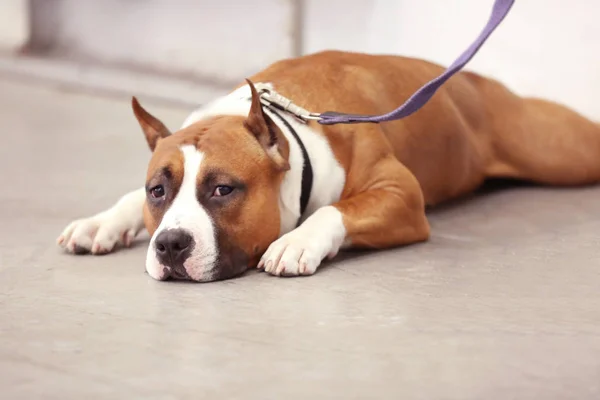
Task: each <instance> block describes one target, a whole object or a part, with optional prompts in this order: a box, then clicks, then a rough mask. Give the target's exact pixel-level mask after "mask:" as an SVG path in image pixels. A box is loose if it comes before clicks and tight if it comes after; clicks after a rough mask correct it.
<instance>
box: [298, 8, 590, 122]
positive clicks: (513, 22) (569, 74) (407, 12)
mask: <svg viewBox="0 0 600 400" xmlns="http://www.w3.org/2000/svg"><path fill="white" fill-rule="evenodd" d="M348 4H350V2H345V1H344V0H328V1H320V0H308V5H307V12H306V21H307V26H306V29H305V35H306V36H305V37H306V39H305V49H306V51H309V52H313V51H318V50H321V49H325V48H331V47H337V48H341V49H346V50H359V51H367V52H383V53H392V54H403V55H408V56H416V57H420V58H425V59H428V60H432V61H435V62H438V63H441V64H443V65H448V64H450V63H451V62H452V61H454V59H455V58H456V57H457V56H458V55H459V54H460V53H461V52H462V51H463V50H464V49H465V48H466V47H467V46H468V45H469V44H470V42H471V41H473V40H474V39H475V37H476V36H477V34H478V33H479V31H480V30H481V29H482V27H483V25H484V24H485V22H486V21H487V18H488V17H489V13H490V11H491V8H492V5H493V0H373V1H366V0H365V1H362V0H358V1H357V0H354V1H352V7H349V6H348ZM341 10H344V13H345V14H342V12H341ZM599 15H600V1H599V0H571V1H568V2H567V1H564V0H517V1H516V4H515V5H514V6H513V8H512V10H511V12H510V14H509V15H508V17H507V18H506V19H505V21H504V22H503V23H502V25H501V26H500V27H499V28H498V29H497V30H496V31H495V32H494V34H493V35H492V36H491V38H490V39H489V40H488V42H487V43H486V44H485V46H484V47H483V48H482V49H481V50H480V52H479V53H478V55H477V56H476V57H475V58H474V59H473V60H472V61H471V63H469V65H468V66H467V68H468V69H471V70H474V71H477V72H482V73H484V74H487V75H490V76H493V77H496V78H498V79H500V80H502V81H503V82H504V83H506V84H507V85H508V86H509V87H510V88H511V89H513V90H514V91H516V92H518V93H520V94H523V95H536V96H543V97H546V98H550V99H554V100H557V101H561V102H564V103H567V104H569V105H570V106H572V107H574V108H576V109H577V110H578V111H580V112H582V113H584V114H586V115H588V116H590V117H593V118H596V119H598V120H600V101H598V100H597V96H596V92H598V91H600V24H599V23H598V16H599Z"/></svg>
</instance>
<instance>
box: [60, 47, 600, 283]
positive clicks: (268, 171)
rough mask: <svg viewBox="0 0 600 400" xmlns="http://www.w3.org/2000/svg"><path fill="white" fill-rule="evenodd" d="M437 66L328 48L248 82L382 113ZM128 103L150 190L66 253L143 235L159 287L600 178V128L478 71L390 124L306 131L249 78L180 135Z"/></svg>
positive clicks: (383, 244)
mask: <svg viewBox="0 0 600 400" xmlns="http://www.w3.org/2000/svg"><path fill="white" fill-rule="evenodd" d="M442 71H443V69H442V68H441V67H440V66H438V65H435V64H432V63H429V62H426V61H421V60H416V59H410V58H404V57H396V56H372V55H365V54H356V53H344V52H331V51H330V52H322V53H318V54H313V55H308V56H304V57H299V58H295V59H290V60H284V61H280V62H277V63H275V64H273V65H271V66H270V67H268V68H267V69H265V70H264V71H262V72H260V73H258V74H256V75H255V76H253V77H252V78H251V79H250V81H251V82H254V83H261V84H266V85H271V87H273V88H274V89H275V90H276V91H277V92H278V93H280V94H282V95H284V96H286V97H287V98H289V99H292V100H293V101H294V102H295V104H298V105H300V106H302V107H304V108H305V109H308V110H311V111H326V110H334V111H342V112H348V113H358V114H383V113H385V112H388V111H390V110H392V109H394V108H396V107H397V106H398V105H399V104H401V103H402V102H403V101H405V100H406V99H407V98H408V97H409V96H410V95H411V94H412V93H413V92H414V91H415V90H417V89H418V88H419V87H420V86H421V85H422V84H424V83H425V82H427V81H429V80H430V79H432V78H434V77H435V76H437V75H439V74H440V73H441V72H442ZM132 104H133V111H134V113H135V116H136V117H137V119H138V121H139V123H140V125H141V127H142V130H143V131H144V134H145V136H146V139H147V141H148V145H149V146H150V149H151V150H152V151H153V152H154V154H153V156H152V159H151V161H150V165H149V167H148V174H147V180H146V184H145V186H144V187H143V188H141V189H138V190H135V191H133V192H131V193H128V194H126V195H125V196H123V197H122V198H121V199H120V200H119V201H118V202H117V203H116V204H115V205H114V206H113V207H112V208H110V209H108V210H106V211H103V212H101V213H99V214H97V215H94V216H92V217H89V218H84V219H80V220H77V221H74V222H73V223H71V224H70V225H69V226H68V227H67V228H66V229H65V230H64V232H63V233H62V235H61V236H60V237H59V238H58V243H59V244H60V245H61V246H62V247H64V248H65V249H66V250H67V251H69V252H73V253H78V252H80V251H82V250H83V251H85V250H87V251H90V252H91V253H92V254H101V253H107V252H110V251H112V250H113V249H114V248H115V245H117V244H124V245H126V246H127V245H129V244H130V243H131V241H132V240H133V239H134V237H135V236H136V235H137V234H138V233H139V231H140V230H141V229H142V228H143V227H144V225H145V227H146V229H147V230H148V231H149V233H150V235H151V237H152V238H151V240H150V244H149V247H148V254H147V259H146V270H147V271H148V273H149V274H150V276H152V277H153V278H155V279H158V280H164V279H167V278H175V279H191V280H194V281H202V282H205V281H213V280H219V279H226V278H230V277H233V276H236V275H239V274H240V273H242V272H243V271H245V270H246V269H248V268H253V267H258V268H261V269H264V270H265V271H266V272H268V273H270V274H272V275H277V276H297V275H311V274H314V273H315V271H316V270H317V268H318V267H319V265H320V264H321V262H322V261H323V259H325V258H326V257H333V256H335V255H336V254H337V253H338V251H339V250H340V248H345V247H353V248H371V249H383V248H389V247H393V246H400V245H407V244H410V243H415V242H420V241H424V240H427V238H428V237H429V224H428V222H427V217H426V215H425V206H426V205H436V204H439V203H441V202H444V201H447V200H450V199H454V198H456V197H459V196H461V195H465V194H467V193H469V192H471V191H473V190H474V189H476V188H477V187H478V186H480V185H481V184H482V182H483V181H484V180H485V179H487V178H495V177H506V178H516V179H524V180H529V181H533V182H538V183H541V184H549V185H563V186H567V185H582V184H591V183H595V182H598V181H600V126H599V125H598V124H596V123H594V122H591V121H589V120H588V119H586V118H584V117H582V116H580V115H578V114H577V113H576V112H574V111H571V110H569V109H567V108H566V107H563V106H561V105H559V104H555V103H552V102H549V101H544V100H540V99H533V98H522V97H519V96H517V95H515V94H513V93H511V92H510V91H509V90H508V89H507V88H506V87H504V86H503V85H502V84H500V83H498V82H496V81H494V80H491V79H487V78H485V77H482V76H479V75H477V74H474V73H469V72H462V73H459V74H457V75H456V76H454V77H453V78H451V79H450V80H449V81H448V82H447V83H446V85H444V86H443V87H442V88H441V89H440V90H439V91H438V92H437V94H436V95H435V96H434V97H433V98H432V99H431V100H430V101H429V103H428V104H426V105H425V106H424V107H423V108H422V109H421V110H420V111H419V112H417V113H415V114H413V115H412V116H410V117H408V118H405V119H403V120H399V121H395V122H387V123H382V124H351V125H332V126H323V125H319V124H318V123H315V122H310V123H308V124H303V123H300V122H299V121H297V120H296V119H295V118H294V117H292V116H291V115H288V114H286V113H283V112H275V113H274V112H273V110H271V109H266V108H264V107H263V106H261V103H260V101H259V98H258V97H257V95H256V91H255V90H253V85H252V84H250V83H248V84H246V83H245V84H243V85H240V86H239V87H238V88H237V89H236V90H234V91H233V92H232V93H231V94H229V95H227V96H225V97H223V98H220V99H217V100H216V101H214V102H213V103H211V104H208V105H207V106H205V107H202V108H201V109H199V110H197V111H195V112H193V113H192V114H191V115H190V116H189V117H188V119H187V120H186V121H185V122H184V124H183V126H182V127H181V129H180V130H178V131H177V132H175V133H173V134H171V133H170V132H169V130H168V129H167V128H166V127H165V126H164V125H163V124H162V123H161V122H160V121H159V120H158V119H156V118H155V117H153V116H152V115H150V114H149V113H148V112H147V111H145V110H144V109H143V108H142V107H141V106H140V105H139V104H138V102H137V101H136V100H135V99H133V102H132ZM275 114H277V115H275ZM295 135H297V136H298V138H299V139H297V138H296V137H295ZM303 148H304V149H305V151H303V150H304V149H303ZM303 154H307V155H308V158H309V161H310V162H309V163H306V161H307V160H305V159H304V157H305V156H304V155H303ZM308 164H310V166H311V167H312V173H313V177H312V178H313V179H312V187H311V190H310V193H309V194H308V195H309V197H308V204H307V207H306V210H305V212H304V213H303V214H302V215H301V212H300V198H301V196H302V190H303V184H302V181H303V171H304V170H305V165H308Z"/></svg>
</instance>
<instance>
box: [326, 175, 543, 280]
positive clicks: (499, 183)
mask: <svg viewBox="0 0 600 400" xmlns="http://www.w3.org/2000/svg"><path fill="white" fill-rule="evenodd" d="M542 187H543V186H542V185H538V184H534V183H531V182H527V181H520V180H513V179H491V180H488V181H486V182H485V183H484V184H483V185H482V186H481V187H480V188H479V189H477V190H475V191H474V192H473V193H471V194H469V195H466V196H462V197H460V198H458V199H455V200H451V201H448V202H445V203H443V204H440V205H437V206H427V207H426V213H427V216H428V217H433V218H436V217H442V216H444V215H445V214H451V213H456V212H457V211H460V210H461V209H463V208H465V207H469V205H470V204H471V203H473V202H474V201H482V200H485V199H486V198H488V197H491V196H494V195H497V194H499V193H503V192H506V191H507V190H520V189H527V188H542ZM424 245H427V242H425V243H415V244H409V245H405V246H399V247H396V248H393V249H389V250H390V251H393V252H394V254H396V253H398V252H403V251H408V250H409V249H412V248H414V247H415V246H424ZM384 251H385V250H384ZM380 252H381V250H357V249H347V250H344V251H341V252H340V253H339V254H338V255H337V256H336V257H335V258H334V259H332V260H325V261H324V262H323V265H322V266H321V267H320V268H319V270H318V271H317V273H318V272H319V271H321V270H324V269H327V268H331V267H335V266H336V265H338V264H342V263H345V262H347V261H349V260H352V261H356V260H360V259H369V258H371V257H372V256H373V255H374V254H376V253H380Z"/></svg>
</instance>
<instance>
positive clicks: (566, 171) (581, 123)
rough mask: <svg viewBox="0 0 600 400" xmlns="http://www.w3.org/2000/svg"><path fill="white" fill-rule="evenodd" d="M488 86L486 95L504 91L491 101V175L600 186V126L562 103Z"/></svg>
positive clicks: (542, 182) (489, 173)
mask: <svg viewBox="0 0 600 400" xmlns="http://www.w3.org/2000/svg"><path fill="white" fill-rule="evenodd" d="M488 85H490V87H488V88H487V89H484V91H485V90H488V91H494V92H498V91H500V93H497V94H496V95H494V96H492V97H490V98H491V99H492V101H490V103H491V104H490V112H489V114H490V115H491V117H490V118H491V125H490V128H491V143H490V144H491V146H492V152H493V154H494V156H493V161H492V162H491V163H490V165H489V166H488V168H487V171H486V175H487V176H488V177H490V178H496V177H499V178H515V179H520V180H527V181H532V182H535V183H540V184H545V185H556V186H575V185H586V184H592V183H596V182H600V125H598V124H596V123H594V122H592V121H590V120H588V119H586V118H584V117H583V116H581V115H580V114H578V113H576V112H575V111H573V110H570V109H568V108H567V107H564V106H562V105H560V104H557V103H553V102H550V101H546V100H540V99H533V98H520V97H518V96H516V95H514V94H512V93H510V92H508V91H507V90H506V89H504V88H503V87H501V86H499V85H497V84H495V83H494V82H493V81H492V82H491V83H489V84H488ZM502 91H503V92H504V93H502Z"/></svg>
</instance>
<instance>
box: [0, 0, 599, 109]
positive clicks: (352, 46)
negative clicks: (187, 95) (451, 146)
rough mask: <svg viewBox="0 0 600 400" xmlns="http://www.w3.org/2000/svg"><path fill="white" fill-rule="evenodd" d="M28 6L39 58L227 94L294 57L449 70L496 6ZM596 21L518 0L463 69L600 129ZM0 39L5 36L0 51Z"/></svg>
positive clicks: (378, 0) (119, 2)
mask: <svg viewBox="0 0 600 400" xmlns="http://www.w3.org/2000/svg"><path fill="white" fill-rule="evenodd" d="M24 1H26V0H3V1H2V2H0V15H2V14H1V13H2V11H3V8H2V7H4V9H7V8H9V7H10V4H12V9H13V11H14V10H19V8H18V7H19V6H16V5H15V4H17V3H23V2H24ZM27 1H30V3H31V5H32V10H31V11H32V17H33V18H32V19H31V23H32V27H31V29H32V30H31V34H32V38H31V42H30V43H31V45H32V46H31V48H32V49H33V50H34V51H35V52H37V53H38V54H45V55H48V56H52V57H58V58H62V59H73V60H84V61H85V60H87V61H88V62H95V63H100V64H102V63H109V64H112V65H121V66H127V67H129V66H134V67H142V68H144V69H147V70H151V71H160V72H163V73H168V74H175V75H178V76H189V77H194V79H196V78H206V79H209V80H214V81H222V82H224V83H227V84H229V82H230V81H239V80H240V79H241V78H243V77H244V76H247V75H249V74H251V73H253V72H255V71H256V70H259V69H261V68H262V67H264V66H265V65H267V64H268V63H270V62H272V61H274V60H277V59H280V58H285V57H290V56H293V55H294V54H297V53H298V51H299V49H300V50H301V52H304V53H306V52H314V51H318V50H322V49H329V48H336V49H344V50H356V51H366V52H383V53H394V54H403V55H408V56H417V57H422V58H426V59H429V60H432V61H436V62H439V63H441V64H444V65H447V64H449V63H450V62H451V61H453V59H454V58H455V57H456V56H457V55H458V54H459V53H460V52H461V51H462V50H463V49H464V48H465V47H466V46H467V45H468V44H469V43H470V42H471V41H472V40H473V39H474V38H475V36H476V35H477V34H478V33H479V31H480V29H481V28H482V26H483V24H484V23H485V21H486V19H487V18H488V16H489V12H490V10H491V7H492V4H493V0H252V1H246V0H221V1H214V0H212V1H209V0H102V1H96V0H27ZM299 11H302V12H299ZM598 15H600V0H570V1H568V2H566V1H564V0H517V2H516V4H515V6H514V7H513V10H512V11H511V13H510V15H509V16H508V18H507V19H506V20H505V22H504V23H503V25H502V26H500V28H499V29H498V30H497V31H496V32H495V33H494V35H493V36H492V37H491V38H490V40H489V41H488V42H487V44H486V45H485V46H484V47H483V48H482V50H481V51H480V53H479V54H478V55H477V56H476V58H475V59H474V60H473V61H472V62H471V63H470V64H469V66H468V68H469V69H472V70H475V71H478V72H482V73H484V74H488V75H491V76H493V77H496V78H498V79H500V80H502V81H503V82H505V83H506V84H507V85H508V86H509V87H510V88H511V89H513V90H515V91H516V92H518V93H520V94H524V95H538V96H544V97H547V98H551V99H554V100H558V101H561V102H564V103H567V104H569V105H571V106H572V107H575V108H576V109H577V110H579V111H580V112H583V113H584V114H586V115H588V116H591V117H594V118H597V119H599V120H600V102H598V101H597V100H596V98H595V93H596V91H598V90H600V74H599V73H598V71H600V54H599V49H600V46H599V45H598V44H599V42H600V24H597V22H596V21H597V19H598ZM4 19H6V18H4ZM300 20H301V22H302V24H301V28H302V29H301V30H300V29H299V24H298V21H300ZM11 24H12V25H13V28H14V26H17V27H18V26H21V25H19V24H18V23H15V22H14V21H13V23H11ZM11 24H8V26H10V25H11ZM5 26H6V25H5ZM7 29H8V28H7ZM5 30H6V29H5ZM12 31H13V32H18V29H12ZM2 32H3V31H2V29H1V28H0V43H2V36H3V34H2Z"/></svg>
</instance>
